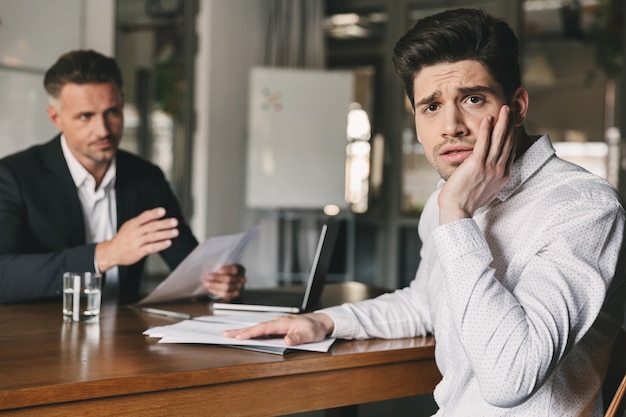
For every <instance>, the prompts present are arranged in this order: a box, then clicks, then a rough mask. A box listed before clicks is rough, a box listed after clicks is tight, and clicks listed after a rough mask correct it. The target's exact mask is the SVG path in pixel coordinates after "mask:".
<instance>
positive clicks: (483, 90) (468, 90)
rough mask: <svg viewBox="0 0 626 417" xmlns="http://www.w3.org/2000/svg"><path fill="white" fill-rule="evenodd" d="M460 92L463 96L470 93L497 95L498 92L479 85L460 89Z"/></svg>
mask: <svg viewBox="0 0 626 417" xmlns="http://www.w3.org/2000/svg"><path fill="white" fill-rule="evenodd" d="M459 92H460V93H462V94H470V93H491V94H496V91H495V90H494V89H493V88H490V87H485V86H482V85H477V86H474V87H461V88H459Z"/></svg>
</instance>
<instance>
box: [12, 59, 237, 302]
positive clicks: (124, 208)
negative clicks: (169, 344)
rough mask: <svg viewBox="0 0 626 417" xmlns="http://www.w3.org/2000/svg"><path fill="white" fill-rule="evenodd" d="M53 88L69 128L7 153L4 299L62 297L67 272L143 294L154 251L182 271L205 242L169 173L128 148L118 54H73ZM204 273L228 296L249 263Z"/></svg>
mask: <svg viewBox="0 0 626 417" xmlns="http://www.w3.org/2000/svg"><path fill="white" fill-rule="evenodd" d="M44 86H45V88H46V92H47V93H48V97H49V106H48V108H47V110H48V115H49V116H50V120H51V121H52V123H53V124H54V125H55V126H56V127H57V128H58V130H59V131H60V132H61V133H60V134H59V135H58V136H56V137H55V138H54V139H52V140H51V141H49V142H47V143H45V144H42V145H37V146H33V147H31V148H29V149H27V150H24V151H21V152H18V153H16V154H13V155H9V156H7V157H5V158H3V159H2V160H0V230H1V231H2V232H1V233H0V303H7V302H16V301H24V300H32V299H40V298H47V297H55V296H56V297H58V296H60V295H61V293H62V276H63V272H65V271H77V272H81V271H96V272H100V273H103V274H105V275H104V277H105V285H104V292H103V299H104V300H106V299H107V297H112V296H116V297H119V298H121V299H124V300H128V301H131V300H136V299H137V298H138V296H139V295H140V294H139V291H140V278H141V275H142V271H143V266H144V263H145V259H146V256H147V255H150V254H153V253H159V254H160V255H161V257H162V258H163V259H164V261H165V262H166V263H167V265H168V266H169V267H170V268H171V269H173V268H175V267H176V266H177V265H178V264H179V263H180V262H181V261H182V260H183V259H184V258H185V257H186V256H187V255H188V254H189V253H190V252H191V251H192V250H193V249H194V248H195V247H196V246H197V244H198V242H197V240H196V238H195V237H194V236H193V233H192V232H191V230H190V228H189V226H188V225H187V223H186V222H185V220H184V218H183V216H182V213H181V211H180V207H179V204H178V201H177V199H176V197H175V196H174V194H173V192H172V190H171V189H170V186H169V184H168V183H167V181H166V179H165V176H164V175H163V172H162V171H161V170H160V169H159V168H158V167H157V166H156V165H153V164H152V163H150V162H148V161H146V160H144V159H142V158H140V157H138V156H136V155H132V154H130V153H128V152H125V151H123V150H121V149H119V143H120V140H121V138H122V130H123V123H124V119H123V112H122V109H123V105H124V97H123V93H122V86H123V79H122V74H121V71H120V68H119V67H118V65H117V63H116V62H115V60H113V59H112V58H109V57H106V56H104V55H102V54H99V53H97V52H95V51H84V50H77V51H71V52H68V53H66V54H64V55H62V56H61V57H60V58H59V59H58V60H57V62H56V63H55V64H54V65H52V66H51V67H50V68H49V69H48V71H47V72H46V74H45V77H44ZM198 279H199V280H201V281H202V283H203V284H204V286H205V287H206V289H207V290H208V291H209V292H210V293H211V294H213V295H214V296H216V297H219V298H224V299H226V300H229V299H232V298H235V297H236V296H238V295H239V292H240V290H241V288H242V287H243V285H244V283H245V275H244V271H243V268H242V267H241V266H240V265H227V266H225V267H223V268H221V269H219V270H218V271H215V272H214V273H211V274H208V275H207V276H205V277H199V278H198Z"/></svg>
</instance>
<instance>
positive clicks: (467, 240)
mask: <svg viewBox="0 0 626 417" xmlns="http://www.w3.org/2000/svg"><path fill="white" fill-rule="evenodd" d="M551 210H553V211H552V213H551V214H550V219H551V221H550V224H549V227H547V228H546V229H544V230H545V236H544V237H542V239H543V241H544V242H545V245H543V246H542V247H541V248H540V250H538V251H537V252H536V253H534V255H533V256H532V257H531V259H530V262H528V263H527V264H526V265H524V268H523V270H522V271H521V273H520V274H519V276H516V277H515V280H514V282H515V284H514V285H508V284H506V281H507V276H506V275H507V274H508V273H509V272H511V271H505V272H504V274H503V276H499V277H496V271H495V270H494V269H493V268H492V267H491V263H492V261H493V257H492V252H491V251H490V247H489V246H488V244H487V242H486V240H485V238H484V236H483V233H482V231H481V230H480V229H479V227H478V225H477V223H476V222H475V221H474V220H473V219H463V220H459V221H456V222H452V223H449V224H446V225H442V226H440V227H439V228H437V229H436V230H435V231H434V240H435V244H436V248H437V253H438V256H439V258H440V260H441V264H442V265H443V269H444V272H445V277H444V285H443V291H444V297H443V299H444V300H446V302H447V303H448V306H449V309H450V311H451V316H452V326H453V328H454V329H455V331H456V332H458V334H459V336H460V339H461V342H462V345H463V349H464V351H465V352H466V354H467V356H468V358H469V361H470V364H471V367H472V369H473V371H474V373H475V374H476V376H477V380H478V382H479V385H480V387H481V393H482V395H483V397H484V398H485V399H486V400H487V401H489V402H491V403H492V404H494V405H497V406H502V407H506V406H511V405H515V404H516V403H519V402H522V401H524V400H525V399H526V398H527V397H528V396H529V395H531V394H532V393H533V392H534V391H536V390H537V389H538V388H539V387H541V385H542V384H543V382H544V381H545V380H546V378H547V377H548V376H549V375H550V374H551V372H552V371H553V370H554V369H555V367H556V366H557V365H558V364H559V363H560V361H561V360H562V359H563V358H564V357H565V355H566V354H567V352H568V348H570V347H571V346H572V345H573V344H574V343H577V342H578V341H579V340H580V339H581V338H582V337H583V336H584V335H585V334H586V332H587V331H588V330H589V328H590V327H591V325H592V324H593V322H594V321H595V319H596V318H597V317H598V314H599V311H600V309H601V307H602V305H603V302H604V300H605V297H606V292H607V288H608V287H609V285H610V283H611V281H612V279H613V276H614V274H615V268H616V265H617V264H618V258H619V256H620V253H621V250H622V249H621V247H622V238H623V231H624V213H623V210H622V209H621V207H618V206H617V205H616V204H615V203H613V204H608V205H607V204H603V203H602V202H596V203H593V202H590V201H588V200H584V201H571V202H569V203H568V204H564V205H563V206H562V207H560V208H551ZM509 267H510V265H509ZM503 282H504V283H503ZM512 393H514V395H512ZM503 399H506V400H503ZM502 401H505V402H506V403H502Z"/></svg>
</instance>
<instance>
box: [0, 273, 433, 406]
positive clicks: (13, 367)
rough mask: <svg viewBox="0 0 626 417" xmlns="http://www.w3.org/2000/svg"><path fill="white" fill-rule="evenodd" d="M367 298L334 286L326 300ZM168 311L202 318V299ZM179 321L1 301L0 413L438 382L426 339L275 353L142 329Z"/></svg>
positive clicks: (333, 398) (310, 396)
mask: <svg viewBox="0 0 626 417" xmlns="http://www.w3.org/2000/svg"><path fill="white" fill-rule="evenodd" d="M370 295H371V294H370V293H369V290H368V289H367V288H366V287H365V286H363V285H362V284H357V283H343V284H335V285H333V284H331V285H328V286H327V289H326V290H325V293H324V297H325V298H324V299H325V301H324V304H325V305H330V304H336V303H337V302H339V301H342V300H347V301H356V300H357V299H358V298H367V297H368V296H370ZM167 308H168V309H175V310H176V311H184V312H188V313H190V314H192V315H194V316H197V315H206V314H211V310H210V303H207V302H199V301H196V302H187V303H184V304H177V305H168V306H167ZM176 321H178V320H176V319H171V318H167V317H164V316H157V315H152V314H148V313H144V312H142V311H140V310H138V309H135V308H129V307H127V306H118V305H116V304H108V305H103V307H102V311H101V318H100V322H99V323H91V324H88V323H66V322H64V321H63V319H62V315H61V302H60V301H59V302H45V303H37V304H16V305H5V306H0V413H2V412H7V413H8V414H10V415H12V416H13V415H15V416H21V415H37V416H40V415H46V416H55V415H58V416H68V415H87V414H89V415H110V416H117V415H133V416H143V415H146V416H147V415H150V416H159V415H164V416H165V415H168V416H172V415H213V416H229V415H232V416H275V415H282V414H289V413H296V412H302V411H310V410H318V409H329V408H335V407H343V406H347V405H351V404H359V403H366V402H371V401H380V400H386V399H392V398H398V397H403V396H410V395H416V394H423V393H427V392H432V390H433V388H434V386H435V385H436V383H437V382H438V381H439V379H440V378H441V377H440V374H439V372H438V370H437V367H436V365H435V362H434V340H433V338H432V337H423V338H422V337H419V338H410V339H396V340H380V339H374V340H366V341H336V342H335V344H334V345H333V346H332V347H331V349H330V351H329V352H328V353H315V352H298V353H289V354H286V355H284V356H280V355H273V354H268V353H259V352H252V351H247V350H241V349H234V348H227V347H219V346H207V345H184V344H158V343H157V340H154V339H148V338H146V337H145V336H143V335H142V332H143V331H144V330H145V329H147V328H148V327H150V326H156V325H164V324H171V323H175V322H176Z"/></svg>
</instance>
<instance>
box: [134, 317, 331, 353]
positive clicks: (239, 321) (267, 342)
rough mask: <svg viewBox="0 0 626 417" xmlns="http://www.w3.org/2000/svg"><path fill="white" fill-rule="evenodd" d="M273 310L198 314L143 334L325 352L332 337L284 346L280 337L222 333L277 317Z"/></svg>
mask: <svg viewBox="0 0 626 417" xmlns="http://www.w3.org/2000/svg"><path fill="white" fill-rule="evenodd" d="M277 316H278V314H275V313H247V314H232V315H219V316H199V317H195V318H193V319H190V320H183V321H180V322H178V323H176V324H170V325H167V326H157V327H151V328H149V329H148V330H146V331H145V332H143V334H144V335H146V336H148V337H151V338H159V339H160V340H159V343H199V344H210V345H221V346H229V347H235V348H241V349H249V350H255V351H259V352H267V353H275V354H279V355H282V354H285V353H289V352H296V351H310V352H328V349H330V346H331V345H332V344H333V342H334V341H335V339H326V340H323V341H321V342H317V343H306V344H303V345H298V346H286V345H285V342H284V340H283V338H282V337H264V338H259V339H250V340H237V339H232V338H228V337H224V336H222V334H223V333H224V331H225V330H230V329H241V328H245V327H250V326H254V325H255V324H258V323H261V322H263V321H268V320H271V319H272V318H274V317H277Z"/></svg>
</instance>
